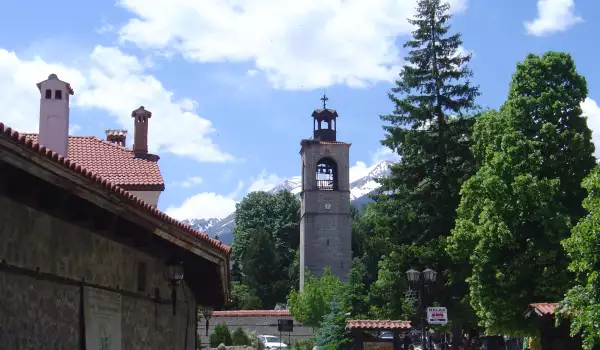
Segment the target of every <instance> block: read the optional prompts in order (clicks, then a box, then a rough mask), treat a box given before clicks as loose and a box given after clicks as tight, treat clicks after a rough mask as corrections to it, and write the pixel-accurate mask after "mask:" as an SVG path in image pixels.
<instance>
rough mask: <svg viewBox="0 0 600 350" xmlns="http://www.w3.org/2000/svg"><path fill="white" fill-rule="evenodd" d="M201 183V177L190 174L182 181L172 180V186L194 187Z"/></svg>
mask: <svg viewBox="0 0 600 350" xmlns="http://www.w3.org/2000/svg"><path fill="white" fill-rule="evenodd" d="M201 183H202V178H201V177H200V176H190V177H188V178H187V179H185V180H183V181H176V182H173V184H172V185H173V186H180V187H183V188H190V187H194V186H197V185H200V184H201Z"/></svg>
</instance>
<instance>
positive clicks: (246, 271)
mask: <svg viewBox="0 0 600 350" xmlns="http://www.w3.org/2000/svg"><path fill="white" fill-rule="evenodd" d="M248 244H249V245H248V247H247V248H246V249H247V251H246V255H245V260H244V262H243V264H242V275H243V277H242V282H243V283H244V284H245V285H246V286H248V288H249V289H250V291H251V292H252V293H253V294H254V295H255V296H257V297H258V298H259V299H260V301H261V304H262V307H263V308H266V309H272V308H273V307H275V304H276V303H277V302H283V301H285V297H286V294H287V283H286V282H287V281H286V280H285V279H284V277H285V275H284V272H283V270H281V269H277V268H274V267H277V266H280V261H281V260H280V258H279V255H278V254H277V248H276V246H275V242H274V241H273V238H272V236H271V235H270V234H269V233H268V232H267V231H265V230H260V229H259V230H256V231H254V232H253V233H252V234H251V235H250V240H249V241H248Z"/></svg>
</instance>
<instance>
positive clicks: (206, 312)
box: [200, 306, 213, 337]
mask: <svg viewBox="0 0 600 350" xmlns="http://www.w3.org/2000/svg"><path fill="white" fill-rule="evenodd" d="M200 312H202V317H204V319H205V320H206V336H207V337H208V321H210V317H211V316H212V313H213V309H212V307H210V306H202V307H201V308H200Z"/></svg>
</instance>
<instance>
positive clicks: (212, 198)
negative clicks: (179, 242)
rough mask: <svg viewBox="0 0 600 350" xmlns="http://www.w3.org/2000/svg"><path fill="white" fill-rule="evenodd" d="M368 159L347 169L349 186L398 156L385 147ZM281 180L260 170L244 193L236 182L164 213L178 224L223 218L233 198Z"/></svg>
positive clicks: (194, 197)
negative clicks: (230, 188) (231, 187)
mask: <svg viewBox="0 0 600 350" xmlns="http://www.w3.org/2000/svg"><path fill="white" fill-rule="evenodd" d="M370 156H371V160H370V164H367V163H365V162H356V164H355V165H354V166H352V167H350V182H352V181H354V180H357V179H359V178H361V177H363V176H365V175H367V174H368V173H369V172H370V171H371V170H373V168H374V167H375V166H377V165H378V164H379V163H381V162H382V161H384V160H391V161H396V160H398V155H396V154H394V153H392V151H390V150H389V149H388V148H386V147H380V148H379V149H377V150H376V151H375V152H372V153H371V155H370ZM284 180H285V178H282V177H279V176H277V175H276V174H270V173H268V172H267V171H266V170H262V171H261V172H260V173H259V174H258V175H257V176H256V177H252V178H251V179H250V181H249V183H250V185H249V186H248V187H247V189H246V191H243V189H244V184H245V182H244V181H239V182H238V185H237V187H236V189H235V190H233V191H232V192H231V193H230V194H229V195H227V196H223V195H220V194H216V193H212V192H202V193H198V194H196V195H194V196H192V197H189V198H187V199H186V200H184V201H183V203H181V205H180V206H177V207H175V206H172V207H169V208H168V209H167V210H166V212H167V214H169V215H171V216H173V217H174V218H176V219H180V220H184V219H200V218H204V219H208V218H223V217H226V216H227V215H229V214H231V213H232V212H233V211H235V203H236V202H237V201H236V198H238V197H239V196H240V195H241V194H243V195H245V194H247V193H250V192H253V191H269V190H271V189H272V188H273V187H275V186H277V185H279V184H280V183H282V182H283V181H284Z"/></svg>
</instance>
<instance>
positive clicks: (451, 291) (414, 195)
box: [374, 0, 479, 326]
mask: <svg viewBox="0 0 600 350" xmlns="http://www.w3.org/2000/svg"><path fill="white" fill-rule="evenodd" d="M449 9H450V6H449V4H448V3H447V2H445V1H441V0H419V1H418V4H417V10H416V15H415V17H414V19H412V20H410V23H411V24H413V25H414V26H415V31H414V32H413V37H412V39H411V40H409V41H407V42H406V43H405V45H404V47H406V48H408V49H409V52H408V56H407V57H406V62H407V64H406V65H405V66H404V67H403V68H402V71H401V73H400V79H399V80H398V81H397V82H396V87H394V88H393V89H392V91H391V92H390V93H389V97H390V99H391V100H392V102H393V103H394V105H395V108H394V111H393V112H392V113H391V114H389V115H383V116H381V119H382V120H383V121H384V123H385V125H384V130H385V131H386V137H385V140H383V141H382V144H383V145H385V146H387V147H389V148H390V149H392V150H393V151H395V152H397V153H398V154H399V155H400V156H401V160H400V161H399V162H398V163H396V164H394V165H392V166H391V168H390V175H389V176H388V177H386V178H384V179H383V180H382V181H381V184H382V187H381V189H380V191H381V193H380V194H379V195H378V196H377V197H376V201H377V203H376V206H377V207H378V209H377V211H378V212H379V213H381V214H382V216H383V217H384V219H381V220H384V221H385V223H381V224H380V227H381V226H383V225H382V224H384V225H385V226H387V227H386V228H383V227H381V228H380V229H379V230H378V231H379V232H380V233H381V234H387V235H389V242H388V246H389V247H390V249H389V251H388V253H387V255H386V257H387V258H386V259H384V261H383V262H382V267H383V269H384V270H383V271H381V270H380V273H379V279H378V281H377V283H376V285H374V288H375V291H376V292H377V293H375V294H379V298H378V300H379V301H380V302H383V304H380V305H378V307H379V310H380V311H381V312H388V311H384V310H385V309H386V306H384V304H388V306H387V307H390V308H392V309H390V310H389V313H391V314H402V313H403V311H402V310H403V309H402V308H403V306H402V305H401V304H403V303H402V302H401V300H402V299H396V300H393V301H392V300H390V299H385V298H383V296H384V295H388V296H389V297H391V296H392V295H395V294H398V293H400V294H405V293H406V282H405V279H406V277H405V274H404V271H406V270H408V269H410V268H411V267H423V266H425V265H426V266H427V267H430V268H433V269H435V270H436V271H438V273H439V276H440V285H443V284H446V286H445V288H438V289H436V292H435V293H434V297H435V299H436V300H438V301H439V302H440V303H442V304H443V305H446V306H447V307H448V308H449V309H450V310H449V312H452V313H453V314H454V310H456V309H457V308H464V305H463V304H462V303H461V299H460V296H462V295H464V294H465V293H466V291H467V285H466V283H465V282H464V280H462V281H461V280H460V279H446V277H448V276H450V275H451V274H450V270H451V269H454V268H455V266H454V265H451V264H450V259H449V257H448V256H447V254H446V253H445V251H444V249H443V244H442V242H443V239H444V237H446V236H449V235H450V232H451V229H452V228H453V227H454V214H455V210H456V208H457V206H458V203H459V201H460V196H459V191H460V187H461V185H462V183H463V182H464V181H465V180H466V179H467V178H468V177H469V176H470V175H471V174H472V173H473V171H474V164H473V159H472V154H471V152H470V149H469V147H470V130H471V127H472V124H473V121H474V117H473V116H474V113H475V112H477V106H476V104H475V99H476V97H477V96H478V95H479V88H478V87H477V86H475V85H472V84H471V82H470V79H471V77H472V72H471V70H470V69H469V67H468V63H469V61H470V60H471V55H463V54H461V53H460V51H459V47H460V45H461V44H462V39H461V34H460V33H456V34H450V33H449V31H450V25H449V24H448V22H449V20H450V19H451V15H450V14H449ZM411 251H412V252H415V253H418V254H420V256H421V257H422V258H421V259H416V260H415V259H414V257H413V256H410V255H409V254H408V253H409V252H411ZM392 252H394V255H392V254H391V253H392ZM388 267H389V269H387V268H388ZM392 267H393V268H392ZM457 268H458V269H459V268H460V267H457ZM395 288H403V289H400V290H397V289H395ZM374 296H376V295H374ZM374 300H375V299H374ZM376 306H377V305H376ZM455 321H457V322H458V321H460V320H458V319H455ZM459 326H460V325H459Z"/></svg>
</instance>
